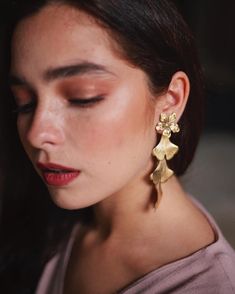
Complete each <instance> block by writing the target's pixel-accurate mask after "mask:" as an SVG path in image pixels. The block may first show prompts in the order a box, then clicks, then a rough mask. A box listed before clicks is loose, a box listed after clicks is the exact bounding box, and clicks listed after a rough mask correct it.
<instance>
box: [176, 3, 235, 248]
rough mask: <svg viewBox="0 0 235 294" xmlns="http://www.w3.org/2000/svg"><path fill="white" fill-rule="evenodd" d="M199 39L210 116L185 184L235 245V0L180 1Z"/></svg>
mask: <svg viewBox="0 0 235 294" xmlns="http://www.w3.org/2000/svg"><path fill="white" fill-rule="evenodd" d="M176 2H177V5H178V7H179V9H180V10H181V12H182V14H183V15H184V18H185V20H186V21H187V23H188V24H189V25H190V27H191V30H192V31H193V34H194V36H195V38H196V42H197V46H198V50H199V55H200V60H201V63H202V66H203V70H204V75H205V82H206V89H205V90H206V93H205V94H206V121H205V129H204V133H203V136H202V138H201V141H200V144H199V148H198V150H197V153H196V156H195V159H194V162H193V164H192V165H191V167H190V168H189V170H188V172H187V174H186V175H185V176H184V177H183V178H182V181H183V183H184V186H185V187H186V189H187V190H188V191H189V193H191V194H192V195H193V196H194V197H196V198H197V199H199V200H200V201H201V202H202V203H203V204H204V206H205V207H206V208H207V209H208V210H209V211H210V212H211V214H212V215H213V216H214V218H215V219H216V221H217V223H218V224H219V226H220V228H221V229H222V231H223V233H224V235H225V236H226V238H227V239H228V240H229V241H230V243H231V244H232V245H233V247H234V248H235V38H234V30H235V17H234V15H235V14H234V13H235V1H233V0H225V1H221V0H197V1H190V0H184V1H183V0H182V1H176Z"/></svg>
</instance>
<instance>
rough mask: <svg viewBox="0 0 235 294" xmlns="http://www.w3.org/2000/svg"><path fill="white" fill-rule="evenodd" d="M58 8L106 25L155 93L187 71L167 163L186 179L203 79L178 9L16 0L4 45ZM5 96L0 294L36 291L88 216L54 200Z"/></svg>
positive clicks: (146, 1) (117, 1)
mask: <svg viewBox="0 0 235 294" xmlns="http://www.w3.org/2000/svg"><path fill="white" fill-rule="evenodd" d="M53 3H57V4H67V5H71V6H73V7H76V8H78V9H81V10H83V11H85V12H86V13H88V14H90V15H92V16H93V17H94V18H95V19H96V20H97V21H98V22H99V23H101V24H102V25H103V26H105V27H106V28H107V29H108V31H109V32H111V37H112V38H113V39H114V40H116V41H117V42H118V44H119V46H120V47H121V49H122V52H123V58H125V59H127V60H128V61H129V62H131V63H132V64H133V65H135V66H137V67H139V68H140V69H142V70H143V71H144V72H145V73H146V74H147V76H148V78H149V81H150V85H151V88H152V90H153V91H154V92H156V93H160V92H162V91H164V90H165V89H166V88H167V87H168V85H169V83H170V81H171V78H172V76H173V74H174V73H175V72H176V71H179V70H182V71H184V72H185V73H186V74H187V76H188V77H189V80H190V84H191V92H190V97H189V100H188V103H187V106H186V108H185V111H184V113H183V115H182V117H181V119H180V122H179V124H180V127H181V132H180V133H178V134H176V135H173V140H174V142H175V143H176V144H177V145H179V147H180V152H179V154H178V155H177V156H175V158H174V159H173V160H172V161H171V163H170V165H171V167H172V168H173V170H174V171H175V173H176V174H177V175H179V176H180V175H182V174H183V173H184V172H185V170H186V169H187V167H188V166H189V164H190V163H191V161H192V158H193V156H194V152H195V149H196V146H197V143H198V140H199V135H200V132H201V127H202V117H203V100H202V78H201V68H200V64H199V62H198V58H197V53H196V49H195V45H194V40H193V37H192V35H191V33H190V32H189V29H188V27H187V25H186V24H185V22H184V20H183V19H182V17H181V15H180V14H179V13H178V12H177V10H176V8H175V7H174V5H173V4H172V3H171V2H170V1H166V0H48V1H46V0H44V1H43V0H41V1H40V0H35V1H28V0H24V1H14V3H13V7H12V10H11V18H10V20H11V24H10V26H9V28H10V29H9V34H8V42H6V44H8V45H9V46H10V38H11V34H12V32H13V31H14V27H15V26H16V25H17V23H18V22H19V21H21V20H22V19H24V18H26V17H29V16H31V15H33V14H35V13H37V12H38V11H39V10H40V9H42V8H43V7H44V6H45V5H48V4H53ZM9 46H8V48H7V47H6V48H7V50H6V52H5V53H6V55H5V56H7V55H8V58H6V59H5V60H6V68H7V67H9V63H10V56H9V52H10V48H9ZM3 78H5V79H6V74H5V76H3ZM5 82H7V81H6V80H5ZM2 93H4V95H2V98H1V100H0V103H1V108H0V111H1V118H0V119H1V121H0V142H1V146H2V150H1V152H2V153H1V155H0V172H1V174H2V178H3V180H2V181H1V182H0V185H1V198H2V200H1V207H2V209H1V210H2V211H1V223H0V226H1V227H0V229H1V237H0V238H1V239H0V250H1V252H0V291H3V290H2V289H4V287H5V286H6V287H8V288H6V289H7V291H6V290H5V292H4V291H3V292H2V293H17V294H20V293H31V292H32V293H33V292H34V289H35V286H36V283H37V280H38V277H39V275H40V272H41V270H42V268H43V266H44V264H45V262H46V261H47V260H48V259H49V258H50V257H51V256H52V255H53V254H54V253H55V252H56V251H57V249H58V246H59V244H61V242H62V241H63V240H65V238H67V236H68V235H69V232H70V230H71V228H72V226H73V224H74V222H75V221H77V219H78V218H80V219H81V221H89V219H90V217H91V215H90V210H89V209H82V210H79V211H65V210H63V209H60V208H57V207H56V206H55V205H54V204H53V203H52V202H51V200H50V197H49V195H48V191H47V189H46V188H45V187H44V185H43V184H42V182H41V180H40V179H39V178H38V176H37V175H36V174H35V171H34V169H33V167H32V166H31V164H30V162H29V160H28V159H27V157H26V155H25V153H24V151H23V149H22V147H21V144H20V142H19V138H18V135H17V130H16V122H15V117H14V116H13V115H11V108H12V107H13V99H11V94H10V92H9V91H8V89H3V90H2ZM3 96H4V97H3ZM1 174H0V175H1ZM12 280H14V283H13V284H12V283H11V281H12Z"/></svg>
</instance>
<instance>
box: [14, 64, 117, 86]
mask: <svg viewBox="0 0 235 294" xmlns="http://www.w3.org/2000/svg"><path fill="white" fill-rule="evenodd" d="M92 73H109V74H112V75H114V74H113V73H112V72H110V71H109V70H107V69H106V67H105V66H103V65H100V64H96V63H91V62H82V63H78V64H72V65H66V66H61V67H56V68H49V69H47V70H46V71H45V72H44V73H43V74H42V79H43V80H44V81H45V82H51V81H54V80H58V79H63V78H68V77H72V76H77V75H83V74H92ZM9 84H10V86H14V85H15V86H20V85H28V84H29V83H28V82H27V81H26V79H24V78H21V77H18V76H17V75H14V74H11V75H10V76H9Z"/></svg>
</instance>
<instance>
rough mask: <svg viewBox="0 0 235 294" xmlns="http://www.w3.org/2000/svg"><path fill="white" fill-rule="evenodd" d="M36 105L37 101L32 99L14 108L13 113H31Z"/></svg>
mask: <svg viewBox="0 0 235 294" xmlns="http://www.w3.org/2000/svg"><path fill="white" fill-rule="evenodd" d="M35 106H36V102H34V101H32V102H29V103H26V104H23V105H18V106H17V107H16V108H15V109H14V110H13V113H18V114H19V113H22V114H26V113H30V112H32V111H33V110H34V108H35Z"/></svg>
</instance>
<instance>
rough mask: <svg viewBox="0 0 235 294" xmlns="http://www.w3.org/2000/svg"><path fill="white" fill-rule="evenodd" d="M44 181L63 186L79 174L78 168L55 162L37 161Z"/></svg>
mask: <svg viewBox="0 0 235 294" xmlns="http://www.w3.org/2000/svg"><path fill="white" fill-rule="evenodd" d="M37 167H38V168H39V169H40V170H41V172H42V175H43V178H44V180H45V182H46V183H47V184H48V185H50V186H58V187H61V186H65V185H68V184H69V183H70V182H72V181H73V180H74V179H75V178H77V177H78V175H79V174H80V171H79V170H75V169H74V168H70V167H67V166H62V165H59V164H55V163H46V164H44V163H41V162H38V163H37Z"/></svg>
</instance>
